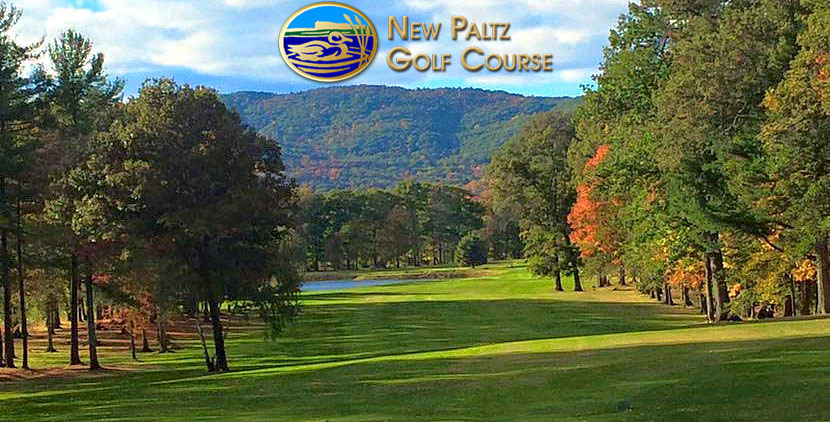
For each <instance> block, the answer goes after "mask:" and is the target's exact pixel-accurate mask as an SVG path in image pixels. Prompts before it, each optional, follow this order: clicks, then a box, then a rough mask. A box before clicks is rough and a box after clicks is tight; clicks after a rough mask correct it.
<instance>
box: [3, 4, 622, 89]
mask: <svg viewBox="0 0 830 422" xmlns="http://www.w3.org/2000/svg"><path fill="white" fill-rule="evenodd" d="M307 3H308V2H305V1H300V0H290V1H289V0H283V1H276V2H274V1H271V0H218V1H204V0H99V1H98V2H97V4H96V5H95V7H90V6H87V7H84V6H83V5H80V6H79V5H78V4H76V2H75V1H74V0H21V1H18V2H17V4H18V5H19V6H20V7H21V8H22V9H23V11H24V17H23V19H22V20H21V23H20V24H19V26H18V29H17V30H18V32H19V34H20V37H21V40H22V41H33V40H36V39H39V38H41V37H43V36H45V37H46V38H47V40H51V39H53V38H54V37H56V36H57V35H58V34H60V32H61V31H63V30H65V29H67V28H74V29H77V30H79V31H81V32H82V33H84V34H85V35H87V36H89V37H90V38H91V39H92V40H93V42H94V43H95V50H96V51H101V52H104V53H105V54H106V60H107V67H108V69H109V70H110V72H115V73H116V74H126V73H130V74H136V73H141V72H143V71H144V70H147V71H148V74H149V73H150V71H151V70H153V71H154V72H155V74H159V73H162V74H163V72H164V69H171V72H174V71H175V70H173V69H188V70H190V71H193V72H198V73H200V74H205V75H211V76H214V77H227V78H244V80H247V81H258V80H261V81H270V82H274V81H287V82H288V83H301V82H303V81H304V80H302V79H301V78H299V77H296V76H295V75H293V73H292V72H291V71H290V70H289V69H288V67H287V66H286V65H285V64H284V63H283V62H282V59H281V58H280V55H279V52H278V50H277V36H278V33H279V29H280V27H281V26H282V23H283V20H284V19H285V18H286V17H287V16H288V15H290V14H291V13H292V12H293V11H294V10H296V9H297V8H299V7H301V6H303V5H305V4H307ZM349 3H350V4H352V5H353V6H355V7H358V8H360V9H362V10H363V11H364V12H366V13H367V14H369V15H370V17H372V19H373V20H374V21H375V24H376V26H377V28H378V30H379V32H380V33H381V34H384V35H385V33H386V17H387V16H390V15H391V16H397V17H398V18H400V17H401V16H403V15H409V16H410V19H413V20H415V19H417V20H427V21H432V22H441V23H442V24H443V26H442V30H441V37H440V39H439V41H423V42H401V41H400V40H396V41H389V40H387V39H385V37H383V39H382V40H381V47H382V49H381V51H379V52H378V56H377V58H376V60H375V63H374V64H373V65H372V68H371V69H370V70H369V71H368V72H366V73H367V75H369V76H367V77H365V78H363V77H361V78H355V79H354V81H355V82H356V83H385V84H391V85H394V84H404V85H409V86H414V85H417V84H418V83H419V81H420V82H421V83H425V84H432V83H436V81H446V83H447V84H459V83H463V81H466V82H469V83H470V84H478V85H480V86H484V87H494V88H498V87H499V86H503V85H506V84H511V85H516V86H520V85H522V86H524V85H529V84H534V83H536V84H547V83H552V82H551V81H554V82H555V81H558V82H560V83H561V82H569V83H570V82H574V83H575V82H581V81H584V80H585V79H586V78H587V77H588V76H589V75H590V74H591V73H593V72H595V69H596V66H597V64H598V63H599V61H600V58H601V46H602V43H604V39H605V38H606V37H607V33H608V30H609V28H610V27H612V26H613V25H614V23H615V21H616V17H617V16H618V14H619V13H621V12H623V11H624V10H625V7H626V4H627V0H514V1H511V2H508V1H504V0H395V1H390V2H387V3H383V4H380V3H378V2H377V1H376V0H352V1H350V2H349ZM452 15H464V16H466V17H467V18H468V19H469V20H470V22H477V23H479V24H480V23H482V22H510V23H511V30H510V36H511V38H512V41H510V42H494V41H476V40H473V41H470V42H465V41H458V42H454V41H452V40H451V39H450V16H452ZM416 16H417V18H416ZM397 45H404V46H407V47H408V48H410V49H411V50H412V52H413V54H441V53H449V54H452V56H453V65H452V66H451V67H450V70H449V71H447V72H445V73H438V74H436V73H433V72H427V73H418V72H414V71H412V70H410V71H408V72H404V73H396V72H392V71H391V70H389V69H388V67H387V66H386V63H385V61H386V53H387V52H388V50H389V49H390V48H391V47H393V46H397ZM470 45H477V46H479V47H481V48H483V49H484V50H485V51H486V52H487V53H500V54H506V53H551V54H553V55H554V66H555V68H556V71H557V73H556V74H554V75H555V76H552V75H551V74H543V75H527V74H525V75H524V76H520V75H519V74H509V73H504V72H502V73H497V74H492V75H485V74H470V73H467V72H465V71H464V70H463V69H462V68H461V65H460V54H461V51H463V49H464V48H466V47H468V46H470Z"/></svg>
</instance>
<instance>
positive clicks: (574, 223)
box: [568, 144, 621, 257]
mask: <svg viewBox="0 0 830 422" xmlns="http://www.w3.org/2000/svg"><path fill="white" fill-rule="evenodd" d="M609 152H611V146H610V145H607V144H605V145H600V146H599V147H598V148H597V150H596V152H595V153H594V156H593V157H591V159H589V160H588V161H587V162H586V163H585V169H584V170H585V171H586V172H587V171H590V170H594V169H596V168H597V167H598V166H599V165H600V164H601V163H602V162H603V161H604V160H605V158H606V157H607V156H608V153H609ZM598 182H599V180H596V179H594V180H590V181H588V182H585V183H582V184H580V185H579V186H577V188H576V202H575V203H574V206H573V208H571V212H570V213H569V214H568V224H569V225H570V226H571V229H572V232H571V235H570V238H571V241H572V242H573V243H575V244H577V245H578V246H579V248H580V250H581V251H582V256H583V257H591V256H594V255H596V254H597V253H606V254H609V255H613V254H614V251H615V250H616V246H615V245H616V244H617V242H616V241H615V240H614V239H615V235H614V233H613V230H612V227H613V224H611V222H610V221H608V219H609V218H611V216H610V213H609V211H611V210H612V209H614V208H616V207H619V206H620V205H621V204H620V201H619V200H612V201H600V200H596V199H595V198H594V195H593V191H594V188H595V187H596V185H597V183H598Z"/></svg>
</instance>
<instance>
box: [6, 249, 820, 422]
mask: <svg viewBox="0 0 830 422" xmlns="http://www.w3.org/2000/svg"><path fill="white" fill-rule="evenodd" d="M490 270H492V271H496V272H497V275H491V276H484V277H478V278H472V279H458V280H445V281H434V282H429V281H425V282H418V283H413V284H405V285H394V286H376V287H368V288H362V289H358V290H349V291H332V292H318V293H315V294H309V295H307V296H306V297H305V299H304V308H303V315H302V317H301V319H300V320H299V321H298V322H297V323H295V324H294V325H292V326H291V327H290V329H289V330H288V331H287V333H286V335H285V337H283V338H281V339H279V340H278V341H275V342H266V341H264V340H263V337H262V333H261V332H260V331H259V330H241V327H239V328H240V329H237V330H234V327H233V326H232V327H231V331H230V335H229V339H228V340H229V342H228V347H229V353H230V359H231V360H230V365H231V369H232V372H231V373H227V374H221V375H205V373H204V369H203V361H202V358H201V355H200V351H199V349H198V347H197V343H196V342H195V341H194V340H179V341H177V344H178V345H179V346H181V347H182V348H181V349H180V350H179V351H178V352H177V353H173V354H165V355H159V354H155V353H152V354H141V355H140V358H141V360H142V362H141V363H138V364H135V363H131V362H130V361H129V355H128V353H127V352H125V351H124V350H117V351H114V350H105V351H104V352H103V353H102V358H103V359H102V362H103V363H104V365H109V366H110V367H117V368H119V370H117V371H113V372H112V373H108V374H103V375H87V374H86V373H83V372H82V374H83V375H80V376H79V375H75V376H63V377H59V378H41V379H34V380H28V381H24V382H10V383H5V384H0V401H2V402H3V412H2V417H0V419H2V418H8V419H9V420H88V419H96V420H159V421H173V420H240V421H254V420H286V421H413V420H422V421H492V420H515V421H551V420H563V421H619V420H623V421H644V420H645V421H662V420H689V421H695V420H704V419H705V420H724V421H726V420H728V421H736V420H747V421H753V422H755V421H759V420H769V421H777V420H805V421H806V420H823V419H826V411H827V410H828V409H827V405H826V404H825V403H826V401H825V399H824V397H825V395H826V391H827V387H828V384H829V383H830V377H828V375H829V374H830V321H828V320H824V319H814V320H792V321H775V322H764V323H751V324H727V325H722V326H716V327H709V326H706V325H705V324H704V321H703V318H701V317H700V316H699V315H698V314H697V313H696V312H695V310H684V309H682V308H679V307H666V306H663V305H659V304H656V303H652V302H651V301H649V300H648V299H646V298H644V297H642V296H640V295H638V294H637V293H635V292H633V291H630V290H626V291H612V290H610V289H603V290H593V289H589V291H587V292H584V293H573V292H555V291H554V289H553V285H552V283H551V282H550V281H549V280H543V279H537V278H534V277H531V276H529V275H528V274H527V272H526V271H525V269H524V268H521V267H514V268H509V266H508V265H506V264H502V265H497V266H493V267H491V268H490ZM65 352H66V351H65V348H64V349H62V350H61V353H59V354H54V355H46V354H45V353H41V352H39V351H37V352H36V353H33V356H32V357H33V361H32V363H33V366H35V367H46V366H53V365H63V364H64V362H65V359H66V353H65ZM795 402H797V403H798V405H797V406H794V405H793V403H795Z"/></svg>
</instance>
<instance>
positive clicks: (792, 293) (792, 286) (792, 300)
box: [787, 275, 798, 316]
mask: <svg viewBox="0 0 830 422" xmlns="http://www.w3.org/2000/svg"><path fill="white" fill-rule="evenodd" d="M787 280H788V281H789V287H790V296H789V299H790V306H791V307H792V308H793V312H792V313H793V314H792V316H798V301H797V300H796V298H797V296H798V295H797V294H796V291H795V281H794V280H793V278H792V276H790V275H788V276H787Z"/></svg>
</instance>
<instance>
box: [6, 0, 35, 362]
mask: <svg viewBox="0 0 830 422" xmlns="http://www.w3.org/2000/svg"><path fill="white" fill-rule="evenodd" d="M20 16H21V12H20V10H18V9H17V8H15V7H14V6H11V5H8V4H6V3H0V278H2V287H3V336H4V338H3V342H2V343H3V346H4V349H5V350H4V352H5V353H4V355H5V362H4V363H5V366H6V367H9V368H13V367H15V363H14V357H15V356H14V354H15V353H14V337H13V334H14V333H13V329H12V327H13V322H12V309H13V307H14V305H13V304H12V289H13V281H12V272H11V271H12V265H13V263H14V261H15V258H13V257H12V251H11V249H10V242H9V240H10V238H11V237H12V233H14V237H15V238H16V241H17V247H16V249H17V256H16V261H17V266H16V267H17V268H16V272H17V278H18V296H19V298H20V311H21V315H20V316H21V334H22V336H23V344H24V350H23V364H22V366H23V368H24V369H28V367H29V362H28V350H26V347H27V345H28V341H27V337H28V330H27V326H26V303H25V289H24V277H25V275H24V272H23V271H24V267H23V262H22V255H23V254H22V243H21V242H22V239H23V236H22V234H23V232H22V224H23V222H22V215H23V213H22V211H21V203H22V201H23V195H24V185H25V183H26V180H24V179H25V175H26V173H27V170H28V167H29V166H30V165H31V164H32V162H31V153H32V150H33V148H32V138H31V130H32V123H33V119H34V111H35V110H34V107H33V104H34V101H33V99H34V98H33V97H34V95H36V93H37V87H36V86H35V82H34V81H33V80H32V79H31V78H26V77H24V76H23V69H24V66H26V65H27V63H28V62H30V61H32V60H33V59H35V58H36V55H37V53H36V52H37V49H38V48H39V47H40V44H41V43H40V42H38V43H35V44H32V45H20V44H18V43H17V42H16V41H15V40H14V33H13V32H12V31H13V29H14V27H15V25H16V24H17V22H18V20H19V19H20ZM12 184H14V185H15V186H14V187H15V188H16V189H14V188H13V186H12ZM0 361H2V357H0Z"/></svg>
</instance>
